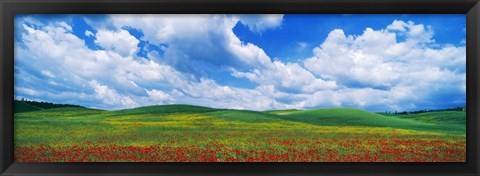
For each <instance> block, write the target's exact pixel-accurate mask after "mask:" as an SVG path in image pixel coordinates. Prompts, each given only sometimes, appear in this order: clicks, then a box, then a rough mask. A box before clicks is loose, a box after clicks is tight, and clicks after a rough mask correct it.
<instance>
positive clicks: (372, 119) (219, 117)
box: [15, 102, 466, 133]
mask: <svg viewBox="0 0 480 176" xmlns="http://www.w3.org/2000/svg"><path fill="white" fill-rule="evenodd" d="M15 103H16V105H15V108H19V109H16V111H15V112H16V114H15V116H16V118H17V117H18V118H26V117H40V118H57V119H59V118H61V117H65V119H68V118H76V117H81V118H80V119H81V120H87V119H88V118H91V120H102V121H103V120H105V121H108V122H115V123H127V122H132V123H134V122H145V123H146V122H155V123H157V122H162V123H163V122H172V123H173V122H175V123H176V124H177V125H178V124H180V123H181V124H191V123H208V124H209V125H211V126H215V127H222V128H228V126H226V124H234V123H235V124H242V125H245V127H249V126H248V125H251V126H250V127H253V126H255V125H258V124H260V123H263V124H268V123H271V125H272V126H274V125H275V124H278V123H282V124H287V123H291V122H296V123H298V122H300V123H305V124H310V125H318V126H356V127H389V128H399V129H408V130H419V131H435V132H445V133H465V129H466V126H465V116H466V115H465V112H461V111H452V112H450V111H442V112H428V113H420V114H408V115H395V116H388V115H381V114H377V113H371V112H367V111H364V110H360V109H354V108H321V109H312V110H275V111H249V110H233V109H214V108H209V107H202V106H193V105H181V104H177V105H158V106H145V107H139V108H133V109H124V110H117V111H103V110H95V109H88V108H83V107H62V108H50V109H41V108H39V107H35V106H32V105H29V104H26V103H22V102H15ZM19 112H23V113H19ZM59 120H60V119H59ZM229 122H231V123H229Z"/></svg>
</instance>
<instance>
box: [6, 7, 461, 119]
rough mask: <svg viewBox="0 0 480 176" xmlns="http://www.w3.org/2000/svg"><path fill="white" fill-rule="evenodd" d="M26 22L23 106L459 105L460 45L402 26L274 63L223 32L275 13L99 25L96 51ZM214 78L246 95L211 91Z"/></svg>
mask: <svg viewBox="0 0 480 176" xmlns="http://www.w3.org/2000/svg"><path fill="white" fill-rule="evenodd" d="M28 20H29V21H31V23H28V24H22V25H17V27H19V28H21V30H24V31H25V32H23V33H22V34H21V36H22V37H21V41H16V47H15V50H16V51H15V61H16V64H17V65H16V75H19V76H18V77H16V78H15V79H16V83H21V86H17V87H16V90H15V91H16V96H26V97H31V98H32V99H42V97H43V98H46V97H48V98H49V99H51V100H57V101H61V102H62V101H63V102H68V103H74V104H76V103H78V104H81V105H85V106H89V107H98V108H105V109H121V108H130V107H137V106H145V105H152V104H173V103H178V104H195V105H203V106H211V107H219V108H236V109H257V110H264V109H287V108H300V109H303V108H315V107H359V108H364V109H368V110H406V109H416V108H429V106H432V107H433V108H434V107H438V106H439V105H441V102H439V100H447V101H449V102H457V103H458V104H461V103H464V101H465V98H464V97H462V95H464V94H465V90H466V88H465V82H466V79H465V60H466V59H465V46H454V45H448V46H440V47H439V46H438V45H435V40H434V38H433V36H434V31H433V27H431V26H428V25H424V24H415V23H414V22H412V21H393V22H392V23H391V24H390V25H388V26H385V28H384V29H379V30H374V29H372V28H366V29H365V30H364V31H363V32H362V33H361V34H358V35H347V34H345V32H344V31H343V30H342V29H335V30H332V31H331V32H330V33H329V34H328V36H327V37H326V39H325V40H324V41H319V43H321V44H320V45H318V46H317V47H315V48H314V49H313V51H312V56H311V57H308V58H299V60H300V61H298V62H285V61H282V59H281V58H273V59H272V58H271V57H270V56H268V55H267V54H266V52H265V51H264V50H263V49H262V48H261V47H259V46H257V45H255V44H254V43H249V42H244V41H241V40H240V39H239V38H238V37H237V36H236V34H235V33H234V32H233V28H234V27H235V26H236V25H237V24H238V23H242V24H244V25H247V26H248V27H249V28H250V30H252V31H255V32H265V31H266V30H268V29H273V28H277V27H279V26H280V25H281V23H282V20H283V15H266V16H256V17H255V18H254V17H251V18H245V17H244V16H243V15H141V16H137V15H111V16H109V18H108V22H109V23H111V24H110V25H101V26H93V27H94V28H96V31H98V32H97V33H96V34H93V32H91V31H85V36H87V37H93V38H94V41H95V43H96V44H97V45H99V46H100V47H101V49H98V50H92V49H89V48H88V47H87V46H86V45H85V42H84V41H83V39H81V38H78V37H77V36H75V35H73V34H72V33H71V31H72V29H71V26H70V25H69V24H68V23H49V24H42V23H40V22H38V21H35V20H34V19H32V18H28ZM29 24H30V25H29ZM31 24H35V26H31ZM92 24H93V23H92ZM69 26H70V28H69ZM105 26H110V27H105ZM112 26H113V27H112ZM127 29H136V30H138V31H140V32H141V33H142V35H141V36H142V37H141V38H137V37H135V36H133V35H132V34H131V33H130V32H129V31H128V30H127ZM141 42H144V43H148V44H149V45H155V46H157V47H158V48H160V50H158V51H157V50H150V51H149V50H148V48H145V47H144V48H143V49H142V50H146V53H147V54H146V57H141V56H138V55H137V53H138V52H139V51H140V48H139V46H140V43H141ZM19 43H21V45H20V44H19ZM298 44H299V46H300V47H302V46H306V45H311V44H307V43H298ZM434 45H435V47H433V46H434ZM311 46H312V45H311ZM304 48H305V47H304ZM293 49H296V48H293ZM160 52H161V54H160ZM52 65H54V66H55V67H52ZM46 68H48V69H46ZM222 71H223V72H222ZM218 73H222V74H226V73H230V75H224V76H231V77H232V79H238V80H241V79H245V80H247V81H249V82H250V83H252V85H253V86H252V87H249V88H245V87H243V88H242V87H235V86H233V85H229V84H228V83H227V84H222V83H220V82H221V81H219V80H216V79H215V78H216V77H215V74H218ZM212 74H213V75H214V76H211V75H212ZM42 80H43V81H42ZM45 83H47V84H45ZM445 92H447V93H448V94H445ZM72 99H73V100H75V101H76V102H71V100H72ZM69 101H70V102H69ZM433 103H436V104H433ZM432 104H433V105H432Z"/></svg>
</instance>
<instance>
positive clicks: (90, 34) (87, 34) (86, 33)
mask: <svg viewBox="0 0 480 176" xmlns="http://www.w3.org/2000/svg"><path fill="white" fill-rule="evenodd" d="M94 35H95V34H93V32H92V31H89V30H86V31H85V36H87V37H93V36H94Z"/></svg>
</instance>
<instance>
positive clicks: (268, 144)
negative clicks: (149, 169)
mask: <svg viewBox="0 0 480 176" xmlns="http://www.w3.org/2000/svg"><path fill="white" fill-rule="evenodd" d="M262 114H263V113H257V112H231V111H229V112H222V113H219V112H216V111H215V112H211V111H208V112H207V111H205V112H186V113H179V112H168V113H158V112H153V111H145V113H140V112H134V111H122V112H120V113H119V112H111V111H98V110H89V109H80V108H78V109H75V108H70V109H69V110H49V111H35V112H27V113H17V114H15V156H14V157H15V161H16V162H465V161H466V141H465V133H464V132H462V130H456V129H452V128H446V127H447V126H441V127H442V128H440V129H443V130H444V131H442V130H438V128H431V129H430V128H429V129H426V130H425V129H419V130H414V129H402V128H392V127H388V126H386V127H375V126H352V125H348V126H345V125H338V126H333V125H328V126H326V125H318V124H313V123H303V122H299V121H291V120H285V119H282V118H275V117H276V115H262ZM234 116H239V118H232V117H234ZM431 125H435V124H431ZM427 126H428V125H427ZM432 129H433V130H432Z"/></svg>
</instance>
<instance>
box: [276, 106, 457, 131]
mask: <svg viewBox="0 0 480 176" xmlns="http://www.w3.org/2000/svg"><path fill="white" fill-rule="evenodd" d="M442 113H444V115H442V117H446V116H448V115H449V114H450V112H439V113H437V115H440V114H442ZM463 116H465V114H463ZM281 118H282V119H285V120H291V121H297V122H305V123H310V124H315V125H321V126H369V127H391V128H401V129H410V130H421V131H437V132H453V133H465V128H466V127H465V124H463V125H462V124H448V123H442V124H437V123H427V122H424V121H418V120H413V119H409V118H398V117H393V116H383V115H380V114H376V113H371V112H367V111H363V110H359V109H354V108H322V109H313V110H305V111H299V112H294V113H290V114H286V115H283V116H282V117H281ZM452 118H458V119H462V118H463V119H465V117H461V115H458V114H456V116H454V117H452ZM459 121H460V120H459Z"/></svg>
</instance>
